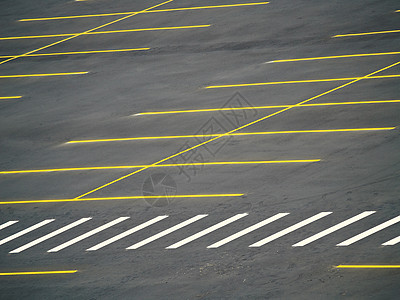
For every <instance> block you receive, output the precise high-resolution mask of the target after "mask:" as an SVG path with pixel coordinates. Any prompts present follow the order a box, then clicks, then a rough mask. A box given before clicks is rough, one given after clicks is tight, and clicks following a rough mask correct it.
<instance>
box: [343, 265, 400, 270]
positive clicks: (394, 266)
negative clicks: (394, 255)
mask: <svg viewBox="0 0 400 300" xmlns="http://www.w3.org/2000/svg"><path fill="white" fill-rule="evenodd" d="M336 268H338V269H398V268H400V265H339V266H336Z"/></svg>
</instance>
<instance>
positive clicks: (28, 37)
mask: <svg viewBox="0 0 400 300" xmlns="http://www.w3.org/2000/svg"><path fill="white" fill-rule="evenodd" d="M210 26H211V25H210V24H207V25H191V26H175V27H155V28H138V29H124V30H108V31H95V32H84V33H61V34H45V35H27V36H9V37H0V40H21V39H41V38H53V37H71V36H76V35H78V34H79V35H95V34H108V33H127V32H142V31H159V30H177V29H195V28H206V27H210Z"/></svg>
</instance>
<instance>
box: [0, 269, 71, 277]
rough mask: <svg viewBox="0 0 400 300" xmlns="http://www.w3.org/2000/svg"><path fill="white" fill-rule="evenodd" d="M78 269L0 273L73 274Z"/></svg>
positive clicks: (9, 274) (6, 274)
mask: <svg viewBox="0 0 400 300" xmlns="http://www.w3.org/2000/svg"><path fill="white" fill-rule="evenodd" d="M76 272H78V270H63V271H38V272H12V273H0V276H15V275H48V274H73V273H76Z"/></svg>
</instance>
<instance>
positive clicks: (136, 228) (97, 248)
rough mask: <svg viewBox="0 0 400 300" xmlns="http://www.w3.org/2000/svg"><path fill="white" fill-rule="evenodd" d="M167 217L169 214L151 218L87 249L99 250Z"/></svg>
mask: <svg viewBox="0 0 400 300" xmlns="http://www.w3.org/2000/svg"><path fill="white" fill-rule="evenodd" d="M165 218H168V216H158V217H155V218H153V219H151V220H150V221H147V222H145V223H143V224H140V225H138V226H136V227H133V228H131V229H129V230H127V231H124V232H122V233H120V234H118V235H116V236H114V237H112V238H109V239H108V240H105V241H104V242H101V243H100V244H97V245H95V246H93V247H91V248H89V249H86V251H96V250H99V249H100V248H103V247H105V246H107V245H109V244H111V243H114V242H116V241H118V240H120V239H122V238H124V237H126V236H128V235H131V234H133V233H134V232H136V231H139V230H141V229H143V228H146V227H147V226H150V225H152V224H154V223H157V222H159V221H161V220H164V219H165Z"/></svg>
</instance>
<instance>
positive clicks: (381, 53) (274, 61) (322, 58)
mask: <svg viewBox="0 0 400 300" xmlns="http://www.w3.org/2000/svg"><path fill="white" fill-rule="evenodd" d="M397 54H400V52H380V53H361V54H347V55H332V56H319V57H305V58H291V59H277V60H271V61H267V62H265V63H264V64H271V63H282V62H296V61H309V60H324V59H335V58H351V57H368V56H382V55H397Z"/></svg>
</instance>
